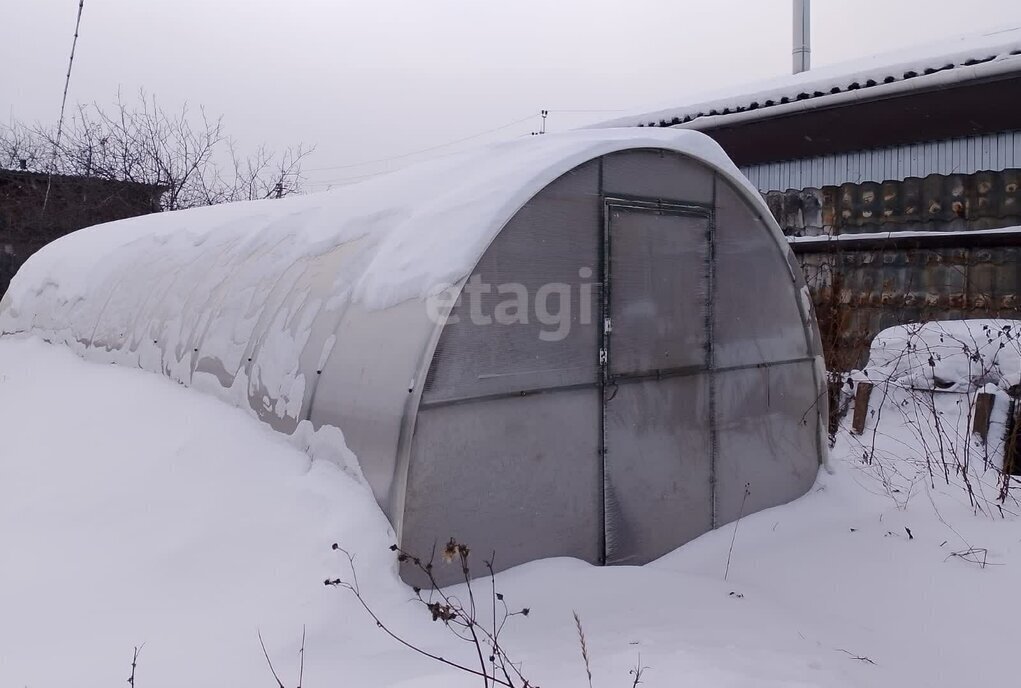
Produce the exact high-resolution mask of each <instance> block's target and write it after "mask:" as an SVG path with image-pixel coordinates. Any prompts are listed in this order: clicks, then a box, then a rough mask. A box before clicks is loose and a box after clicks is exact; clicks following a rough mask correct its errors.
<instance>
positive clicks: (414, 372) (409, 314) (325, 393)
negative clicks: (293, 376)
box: [309, 299, 471, 522]
mask: <svg viewBox="0 0 1021 688" xmlns="http://www.w3.org/2000/svg"><path fill="white" fill-rule="evenodd" d="M429 325H430V322H429V319H428V318H427V316H426V313H425V307H424V304H423V303H422V302H421V301H419V300H418V299H409V300H407V301H403V302H402V303H400V304H398V305H396V306H393V307H391V308H386V309H383V310H373V309H367V308H365V307H364V306H363V305H361V304H358V303H349V304H348V306H347V308H346V309H345V311H344V314H343V316H342V318H341V321H340V324H339V325H338V326H337V341H336V343H335V345H334V346H333V348H332V351H331V353H330V355H329V356H328V357H327V360H326V363H325V364H324V365H323V368H322V371H323V372H322V375H321V376H319V384H318V385H317V386H316V390H315V397H314V398H313V399H312V403H311V408H310V409H309V420H311V421H312V425H313V426H315V427H317V428H318V427H320V426H323V425H334V426H336V427H340V429H341V430H343V431H344V443H345V444H346V445H347V447H348V448H349V449H350V450H351V451H352V452H354V454H355V456H357V457H358V463H359V465H360V466H361V469H362V474H363V475H364V476H365V480H366V482H368V483H369V487H371V488H372V493H373V495H375V497H376V501H377V502H379V505H380V506H381V507H382V508H383V511H384V512H385V513H386V514H387V516H389V517H390V519H391V521H392V522H396V521H397V520H398V519H399V518H400V514H399V513H397V512H396V511H395V509H396V508H397V506H396V505H395V504H394V502H393V501H392V497H394V495H393V493H392V491H393V488H394V481H395V473H396V471H397V470H398V455H399V454H398V449H399V447H400V446H401V437H402V433H403V432H406V430H407V427H408V421H409V418H408V415H409V414H412V417H413V414H414V413H415V412H416V411H417V406H416V402H417V398H416V397H415V391H416V385H418V384H420V383H419V382H418V380H420V379H421V376H422V374H423V372H424V370H423V369H424V366H425V365H426V363H425V361H424V360H423V359H424V354H423V352H425V351H426V350H427V349H428V347H429V344H430V340H431V338H432V337H433V334H434V330H432V329H431V328H430V327H429ZM381 353H385V355H386V356H387V357H388V358H387V361H386V364H385V365H383V364H382V363H381V362H380V359H379V356H380V355H381ZM355 390H357V392H358V393H357V394H355V393H354V391H355ZM337 419H343V423H340V424H338V422H337ZM442 458H443V460H444V461H448V462H451V463H452V464H456V465H461V463H462V462H463V461H465V460H468V459H470V458H471V457H467V456H461V455H459V454H451V455H449V456H445V457H442Z"/></svg>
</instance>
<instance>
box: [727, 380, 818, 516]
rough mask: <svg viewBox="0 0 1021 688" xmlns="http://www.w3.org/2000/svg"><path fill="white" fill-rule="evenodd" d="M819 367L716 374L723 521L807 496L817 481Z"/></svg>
mask: <svg viewBox="0 0 1021 688" xmlns="http://www.w3.org/2000/svg"><path fill="white" fill-rule="evenodd" d="M813 365H814V364H813V362H811V361H808V362H803V363H790V364H786V365H777V366H768V367H763V368H745V369H742V370H731V371H721V372H717V373H715V376H716V380H715V384H716V419H717V421H716V422H717V457H716V525H717V526H721V525H723V524H725V523H729V522H730V521H734V520H736V519H737V518H739V517H740V516H741V515H748V514H751V513H754V512H756V511H760V510H762V509H766V508H768V507H772V506H776V505H778V504H784V503H786V502H789V501H790V500H792V499H794V498H796V497H800V496H801V495H803V494H804V493H805V492H807V491H808V489H809V488H810V487H811V486H812V483H813V482H814V481H815V477H816V473H817V471H818V468H819V447H818V444H817V442H818V441H819V436H820V435H819V426H818V423H819V415H818V410H819V407H818V404H820V403H825V399H824V398H822V395H820V393H819V388H818V386H817V384H816V380H815V377H814V373H813ZM746 485H747V486H748V496H747V498H745V496H744V494H745V486H746ZM742 502H743V504H742Z"/></svg>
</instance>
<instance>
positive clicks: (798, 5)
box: [794, 0, 812, 74]
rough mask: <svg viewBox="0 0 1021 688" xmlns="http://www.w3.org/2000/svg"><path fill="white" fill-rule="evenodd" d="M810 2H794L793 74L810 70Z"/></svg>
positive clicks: (796, 0) (808, 0)
mask: <svg viewBox="0 0 1021 688" xmlns="http://www.w3.org/2000/svg"><path fill="white" fill-rule="evenodd" d="M811 4H812V0H794V73H795V74H800V73H801V72H807V71H808V70H809V69H811V68H812V20H811Z"/></svg>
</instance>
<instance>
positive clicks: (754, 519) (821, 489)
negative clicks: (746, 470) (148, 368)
mask: <svg viewBox="0 0 1021 688" xmlns="http://www.w3.org/2000/svg"><path fill="white" fill-rule="evenodd" d="M878 389H879V388H877V390H878ZM890 389H891V394H890V395H888V396H886V397H884V396H883V395H882V394H880V393H878V391H874V395H873V405H872V406H871V408H870V413H869V416H868V425H867V428H866V433H865V434H864V435H861V436H855V435H851V434H849V433H848V432H847V431H846V428H845V429H842V430H841V431H840V432H839V433H838V437H837V445H836V448H835V450H834V452H833V463H834V466H835V472H834V473H833V474H832V475H830V474H825V473H823V474H822V475H821V476H820V479H819V482H818V483H817V484H816V486H815V488H814V489H813V490H812V491H811V492H810V493H809V494H808V495H806V496H805V497H803V498H801V499H799V500H796V501H795V502H793V503H791V504H788V505H785V506H782V507H777V508H774V509H769V510H767V511H764V512H761V513H757V514H754V515H751V516H748V517H746V518H743V519H742V520H741V521H740V523H739V524H738V526H737V527H736V529H735V526H734V525H730V526H726V527H724V528H722V529H720V530H718V531H713V532H710V533H707V534H705V535H704V536H702V537H700V538H699V539H697V540H695V541H694V542H692V543H689V544H688V545H686V546H684V547H682V548H680V549H679V550H677V551H675V552H673V553H671V554H669V555H667V556H666V557H664V558H662V559H661V560H659V561H657V562H654V563H652V564H649V565H647V566H644V567H624V566H621V567H606V568H600V567H594V566H590V565H588V564H585V563H582V562H579V561H576V560H570V559H551V560H545V561H538V562H533V563H530V564H526V565H524V566H520V567H517V568H515V569H512V570H510V571H507V572H505V573H502V574H499V575H498V576H497V587H498V588H499V589H500V591H501V592H502V593H503V594H504V595H505V598H506V599H507V601H508V603H509V604H510V605H511V606H512V607H513V608H520V607H525V606H527V607H529V608H530V610H531V613H530V614H529V616H528V617H527V618H521V617H515V618H513V619H512V620H511V622H510V623H509V624H508V627H507V630H506V632H505V634H504V636H503V638H504V641H505V646H506V647H507V648H508V652H509V653H510V654H511V656H512V657H513V658H515V659H516V660H518V661H520V662H522V669H523V671H524V673H525V675H526V676H528V677H529V678H530V679H531V680H532V681H533V682H535V683H537V684H539V685H545V686H568V687H570V686H575V687H577V688H584V687H586V686H587V685H588V681H587V680H586V678H585V670H584V666H583V663H582V659H581V654H580V651H579V648H578V642H577V635H576V633H577V632H576V630H575V627H574V618H573V615H572V613H573V612H575V611H577V612H578V614H579V615H580V617H581V619H582V622H583V624H584V629H585V635H586V640H587V646H588V653H589V656H590V658H591V664H592V670H593V673H594V682H593V683H594V685H597V686H630V685H631V682H632V677H631V676H630V675H629V674H628V671H629V669H630V668H631V667H633V666H634V664H635V663H636V662H638V661H640V662H641V664H642V665H644V666H646V667H648V669H647V670H646V671H645V673H644V676H643V684H642V685H643V686H647V687H649V688H654V687H656V686H670V687H672V686H678V685H682V686H683V685H690V686H699V687H700V688H703V687H704V688H716V687H723V686H726V687H728V688H734V687H740V686H747V687H749V688H751V687H755V688H759V687H762V686H766V687H775V688H780V687H783V688H789V687H791V686H795V687H796V686H805V687H807V686H870V687H876V686H878V687H884V686H890V687H891V688H892V687H894V686H896V687H898V688H901V687H903V686H947V687H951V686H952V687H957V686H961V685H1012V684H1013V683H1014V682H1015V681H1014V679H1015V678H1016V676H1015V674H1016V668H1015V667H1014V666H1013V665H1012V663H1011V662H1009V661H1005V660H1004V658H1008V657H1011V656H1012V653H1013V650H1014V646H1015V645H1016V642H1015V627H1016V624H1017V614H1018V611H1019V608H1018V603H1017V602H1016V601H1015V600H1014V597H1015V596H1014V595H1013V591H1014V589H1015V586H1016V581H1017V575H1018V567H1019V566H1021V542H1019V538H1018V529H1017V516H1016V514H1017V512H1018V505H1017V504H1016V502H1015V501H1014V500H1013V499H1008V500H1007V501H1006V502H1005V503H1002V504H1001V503H1000V502H998V501H997V499H996V493H997V488H996V484H995V479H996V477H997V474H996V471H995V470H989V469H986V468H984V462H987V463H988V465H994V464H995V462H996V461H997V460H998V459H997V455H996V451H997V448H996V447H995V446H993V444H992V442H993V440H991V445H990V447H989V448H988V451H987V449H984V448H983V447H981V446H980V444H979V443H978V441H977V439H976V438H973V437H969V436H968V434H967V433H968V431H967V416H968V410H967V409H968V407H969V404H970V401H969V400H970V398H971V397H970V396H969V395H968V394H938V395H931V394H927V393H924V392H923V393H917V392H916V393H914V395H912V390H909V389H906V388H904V387H900V386H895V385H890ZM896 395H900V396H896ZM933 396H935V399H936V404H937V407H936V408H935V409H933V410H930V409H929V408H928V407H926V406H925V405H924V404H920V403H918V399H923V400H924V399H926V398H930V397H933ZM905 402H907V403H906V404H905ZM999 403H1000V401H999V399H998V400H997V404H999ZM933 414H936V415H933ZM1005 414H1006V411H1005V409H1004V408H1003V407H998V410H997V413H996V414H994V416H995V418H996V422H997V423H999V426H998V427H999V428H1000V429H1001V430H1002V427H1003V425H1002V423H1003V420H1004V419H1005ZM932 418H939V419H940V424H941V425H942V426H944V427H946V428H952V429H947V430H945V431H944V436H946V437H948V438H950V439H949V441H948V443H947V444H946V446H945V447H944V450H943V453H942V454H941V453H940V450H939V449H937V448H936V447H935V444H934V443H933V444H932V445H931V446H929V447H928V448H926V444H925V442H923V441H922V440H921V439H920V438H921V437H925V436H931V433H932V431H933V427H934V425H935V423H934V422H933V421H932V420H931V419H932ZM962 429H963V430H962ZM925 433H928V435H926V434H925ZM954 433H957V434H954ZM992 436H993V433H991V437H992ZM0 437H2V442H3V444H2V451H0V685H2V686H31V687H32V688H64V687H66V686H71V685H73V686H76V687H79V688H92V687H95V688H100V687H102V688H109V686H120V685H124V682H125V679H126V678H127V676H128V673H129V671H130V666H129V665H130V661H131V655H132V648H133V647H134V646H137V645H140V644H142V643H145V646H144V648H143V649H142V651H141V654H140V656H139V665H138V670H137V675H136V685H137V686H140V687H141V686H144V687H145V688H170V687H171V686H173V687H176V686H182V685H187V686H194V687H197V688H203V687H206V686H208V687H210V688H223V687H224V686H260V685H264V686H272V685H275V682H274V680H273V678H272V676H271V675H270V673H269V669H268V668H267V666H266V662H265V659H264V658H263V656H262V650H261V648H260V646H259V640H258V636H257V632H259V631H261V633H262V635H263V637H264V639H265V641H266V647H267V651H268V652H269V654H270V656H271V657H272V658H273V662H274V665H275V667H276V669H277V671H278V673H279V674H280V675H281V678H282V679H283V680H284V682H285V684H286V685H288V686H293V685H295V683H296V678H297V671H298V650H299V647H300V645H301V635H302V627H303V626H304V628H305V632H306V643H305V675H304V683H303V685H304V686H306V688H316V687H320V686H347V685H354V686H403V687H411V686H415V687H416V688H418V687H422V688H432V687H436V688H439V687H441V686H442V687H444V688H446V687H449V686H453V687H455V688H458V687H460V686H465V687H471V686H478V685H479V681H478V680H477V679H476V678H475V677H467V676H463V675H460V674H458V673H457V672H456V671H453V670H451V669H450V668H448V667H444V666H441V665H438V664H436V663H433V662H430V661H429V660H426V659H424V658H422V657H420V656H418V655H415V654H414V653H413V652H411V651H410V650H408V649H407V648H404V647H402V646H400V645H398V644H397V643H396V642H394V641H392V640H391V639H389V638H388V637H387V636H386V635H385V634H384V633H383V632H382V631H380V630H379V629H377V628H376V627H375V625H374V624H373V623H372V621H371V620H370V619H369V618H368V617H367V616H366V614H365V613H364V611H363V610H362V609H361V608H360V607H359V606H358V605H357V603H356V601H355V600H354V599H352V598H351V597H350V595H348V594H347V593H346V592H345V591H343V590H339V589H335V588H327V587H325V586H324V585H323V580H324V579H326V578H334V577H338V576H347V575H348V571H347V570H346V569H345V567H344V566H343V559H342V558H341V557H339V556H338V555H337V553H336V552H334V551H332V550H331V548H330V545H331V544H332V543H333V542H339V543H341V544H342V545H343V546H345V547H347V548H348V549H350V550H351V551H352V552H353V553H354V555H355V564H356V567H357V570H358V576H359V581H360V582H361V586H362V589H363V592H364V593H365V597H366V599H367V601H368V602H369V603H370V604H371V605H372V607H373V608H374V609H375V610H376V612H377V613H378V614H379V615H380V617H381V618H382V619H384V620H385V621H386V622H387V623H388V624H390V625H391V626H392V628H393V629H394V630H395V631H397V632H399V633H400V634H401V635H403V636H405V637H407V638H408V639H409V640H410V641H411V642H413V643H415V644H417V645H420V646H422V647H424V648H425V649H427V650H429V651H431V652H434V653H438V654H440V655H442V656H444V657H448V658H451V659H455V660H457V661H462V662H465V663H469V664H470V663H472V662H474V661H477V660H476V659H475V657H474V649H473V648H472V647H471V646H470V645H467V644H465V643H463V642H461V641H458V640H456V639H453V638H452V637H451V636H450V634H449V633H448V632H446V631H445V630H444V628H443V627H442V626H441V625H440V624H439V623H434V622H432V621H431V620H430V619H429V617H428V615H427V614H426V613H425V612H424V610H423V609H422V608H421V607H420V606H419V605H418V604H417V603H415V602H412V599H413V593H412V591H411V590H410V589H409V588H408V587H406V586H405V585H403V584H402V583H401V582H400V580H399V579H398V577H397V575H396V570H395V566H394V561H393V554H392V553H391V552H390V551H389V550H388V547H389V545H390V544H391V542H392V539H391V538H392V535H391V533H390V531H389V526H388V524H387V523H386V520H385V519H384V518H383V516H382V514H381V513H380V511H379V509H378V507H377V506H376V504H375V502H374V500H373V499H372V496H371V494H369V491H368V489H367V488H366V487H365V486H364V485H363V484H362V483H361V482H360V480H359V478H358V476H357V471H350V472H347V473H345V472H344V471H342V470H339V469H338V468H337V467H336V464H335V463H334V462H335V461H336V462H338V463H340V464H343V463H344V461H346V460H347V459H349V457H345V456H343V455H342V456H334V457H323V458H327V459H329V460H326V461H324V460H315V461H311V462H310V461H309V458H308V456H307V455H306V454H305V453H304V452H303V451H299V449H300V448H303V447H301V446H299V447H295V446H294V444H293V441H289V440H288V438H286V437H284V436H282V435H280V434H277V433H274V432H272V431H271V430H269V429H268V428H267V427H266V426H264V425H262V424H261V423H258V422H256V421H255V420H254V419H252V418H251V417H249V416H248V415H246V414H244V413H242V412H241V411H239V410H237V409H234V408H231V407H229V406H227V405H225V404H222V403H220V402H218V401H216V400H214V399H212V398H209V397H206V396H203V395H200V394H197V393H195V392H193V391H192V390H189V389H186V388H183V387H181V386H180V385H177V384H174V383H173V382H171V381H169V380H167V379H165V378H162V377H160V376H158V375H151V374H149V373H146V372H143V371H139V370H131V369H126V368H122V367H119V366H110V365H100V364H97V363H91V362H86V361H82V360H80V359H78V358H76V357H75V356H73V355H71V354H70V353H69V352H68V351H66V350H64V349H63V348H61V347H54V346H49V345H46V344H44V343H42V342H39V341H38V340H34V339H26V340H22V339H12V338H10V337H5V338H3V339H0ZM320 439H322V438H318V437H317V435H305V436H303V437H302V438H301V439H300V441H303V442H306V443H316V442H317V441H319V440H320ZM969 443H970V444H969ZM325 444H326V447H327V448H334V450H336V448H337V447H342V446H343V445H342V438H341V437H339V436H337V437H331V438H329V441H328V442H326V443H325ZM965 447H968V449H967V451H968V452H971V453H970V456H971V457H972V462H971V466H970V468H969V472H968V475H970V480H971V481H972V491H971V496H970V497H969V493H968V492H967V491H966V489H965V487H964V484H963V483H962V481H961V474H960V473H959V472H956V470H957V469H956V463H955V462H958V461H959V460H960V458H961V457H964V456H965ZM313 453H314V452H313ZM955 457H956V458H955ZM944 465H946V466H947V467H949V468H950V469H951V470H950V473H951V479H950V480H949V481H948V480H944V478H943V466H944ZM664 527H666V526H664ZM908 530H910V535H909V533H908ZM732 543H733V545H732ZM473 556H477V555H473ZM497 556H499V555H497ZM728 558H729V559H730V564H729V569H730V570H729V575H728V577H727V579H726V580H725V579H724V571H725V570H726V568H727V562H728ZM982 562H985V563H986V565H985V567H983V566H982V565H981V564H982ZM488 591H489V587H488V583H485V582H482V583H480V584H479V585H478V587H477V594H479V595H481V596H482V597H483V598H484V599H489V598H488V594H489V592H488ZM453 592H454V593H455V594H460V595H462V596H464V591H463V590H458V589H454V590H453Z"/></svg>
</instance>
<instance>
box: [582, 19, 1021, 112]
mask: <svg viewBox="0 0 1021 688" xmlns="http://www.w3.org/2000/svg"><path fill="white" fill-rule="evenodd" d="M1013 72H1021V27H1014V28H1009V29H1002V30H998V31H992V32H987V33H981V34H972V35H968V36H961V37H959V38H955V39H948V40H942V41H940V42H939V43H930V44H926V45H923V46H918V47H914V48H907V49H903V50H898V51H894V52H888V53H883V54H879V55H873V56H870V57H867V58H864V59H860V60H854V61H850V62H842V63H839V64H835V65H830V66H826V67H820V68H818V69H811V70H810V71H807V72H802V73H800V74H793V75H788V76H784V77H780V78H776V79H772V80H769V81H765V82H756V83H755V84H746V85H744V86H739V87H732V88H729V89H725V90H720V91H716V92H714V93H710V94H703V96H704V97H702V98H698V99H694V100H689V101H687V102H679V103H670V104H669V105H664V106H663V107H659V108H655V109H647V110H644V111H639V112H635V113H632V114H629V115H626V116H624V117H619V118H615V119H613V120H611V121H608V122H604V123H601V124H599V125H597V126H600V127H635V126H638V127H670V126H677V125H687V126H689V127H691V128H705V127H710V126H713V125H714V124H716V123H719V120H720V118H728V119H730V118H733V117H734V116H735V115H739V114H741V115H742V116H743V118H747V119H758V118H763V117H769V116H772V115H773V114H781V110H783V109H785V108H781V109H780V110H776V109H774V108H778V107H780V106H785V105H787V106H792V104H799V105H800V107H804V108H816V107H826V106H828V105H831V104H836V103H837V102H841V101H846V100H856V99H868V98H879V97H884V96H888V95H892V94H894V93H899V92H904V91H909V90H922V89H927V88H938V87H944V86H948V85H951V84H956V83H961V82H965V81H972V80H976V79H983V78H987V77H992V76H996V75H1001V74H1005V73H1013ZM689 123H690V124H689Z"/></svg>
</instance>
